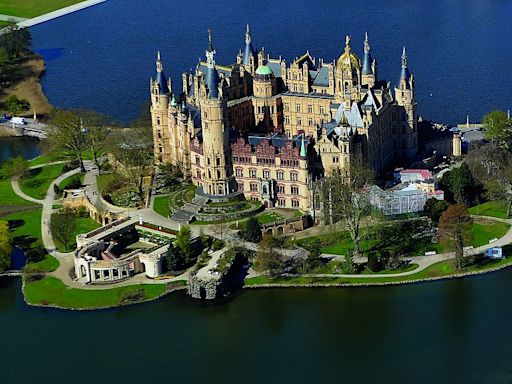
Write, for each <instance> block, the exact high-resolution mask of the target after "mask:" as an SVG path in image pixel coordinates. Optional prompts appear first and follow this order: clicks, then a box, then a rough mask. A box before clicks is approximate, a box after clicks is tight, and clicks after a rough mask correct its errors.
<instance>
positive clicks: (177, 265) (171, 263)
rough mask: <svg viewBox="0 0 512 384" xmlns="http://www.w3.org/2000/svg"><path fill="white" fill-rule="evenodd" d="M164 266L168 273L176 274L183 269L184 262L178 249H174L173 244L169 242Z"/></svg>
mask: <svg viewBox="0 0 512 384" xmlns="http://www.w3.org/2000/svg"><path fill="white" fill-rule="evenodd" d="M165 264H166V267H167V270H168V271H171V272H176V271H181V270H183V268H184V265H185V260H184V258H183V255H182V253H181V251H180V249H179V248H178V247H175V246H174V244H173V242H172V241H170V242H169V249H168V250H167V253H166V254H165Z"/></svg>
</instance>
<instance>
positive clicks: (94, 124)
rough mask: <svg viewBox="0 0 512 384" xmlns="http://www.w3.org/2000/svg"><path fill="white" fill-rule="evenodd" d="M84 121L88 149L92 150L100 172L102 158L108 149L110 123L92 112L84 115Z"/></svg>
mask: <svg viewBox="0 0 512 384" xmlns="http://www.w3.org/2000/svg"><path fill="white" fill-rule="evenodd" d="M83 119H84V124H85V127H86V133H87V147H88V148H89V149H90V150H91V153H92V159H93V161H94V164H95V165H96V167H97V168H98V171H100V170H101V158H102V157H103V156H104V155H105V153H106V150H107V147H108V138H109V134H110V128H109V127H108V125H109V122H108V121H107V119H106V118H105V117H104V116H102V115H100V114H98V113H96V112H91V111H86V112H85V113H83Z"/></svg>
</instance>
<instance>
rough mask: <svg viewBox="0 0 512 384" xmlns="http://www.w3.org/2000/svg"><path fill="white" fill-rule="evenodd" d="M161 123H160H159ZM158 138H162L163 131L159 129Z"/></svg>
mask: <svg viewBox="0 0 512 384" xmlns="http://www.w3.org/2000/svg"><path fill="white" fill-rule="evenodd" d="M158 124H160V123H158ZM158 138H159V139H161V138H162V132H160V131H158Z"/></svg>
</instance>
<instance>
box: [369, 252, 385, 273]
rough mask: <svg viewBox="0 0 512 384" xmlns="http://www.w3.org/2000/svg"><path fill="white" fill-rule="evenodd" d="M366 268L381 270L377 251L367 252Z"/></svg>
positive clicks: (374, 270)
mask: <svg viewBox="0 0 512 384" xmlns="http://www.w3.org/2000/svg"><path fill="white" fill-rule="evenodd" d="M368 269H369V270H370V271H372V272H379V271H380V270H382V264H381V262H380V260H379V255H378V253H377V252H375V251H373V252H368Z"/></svg>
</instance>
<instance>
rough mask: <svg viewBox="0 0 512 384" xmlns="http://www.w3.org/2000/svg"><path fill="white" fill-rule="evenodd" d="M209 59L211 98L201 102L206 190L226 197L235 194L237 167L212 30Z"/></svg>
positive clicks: (208, 79) (208, 81)
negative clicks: (235, 167)
mask: <svg viewBox="0 0 512 384" xmlns="http://www.w3.org/2000/svg"><path fill="white" fill-rule="evenodd" d="M206 59H207V73H206V76H205V79H204V81H205V86H206V88H207V95H206V98H204V99H203V100H201V123H202V134H203V155H204V164H205V168H204V177H203V191H204V192H205V193H207V194H210V195H215V196H224V195H227V194H229V193H231V192H234V178H233V164H232V160H231V146H230V141H229V128H228V125H227V121H226V120H227V119H226V111H227V101H226V99H224V97H223V94H222V90H221V91H220V92H219V88H220V85H221V84H220V79H219V74H218V73H217V69H216V68H215V49H214V48H213V44H212V35H211V32H210V31H208V49H207V50H206Z"/></svg>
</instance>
